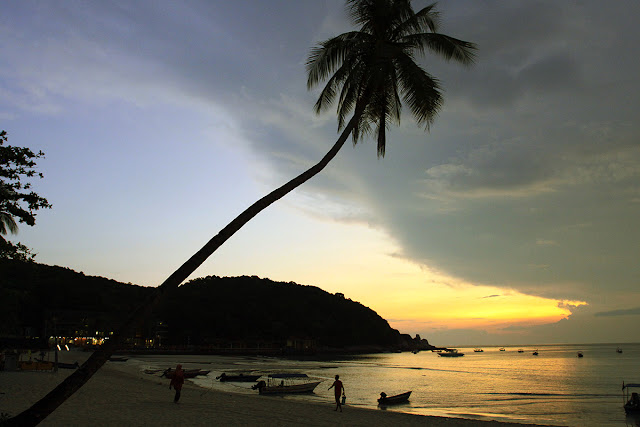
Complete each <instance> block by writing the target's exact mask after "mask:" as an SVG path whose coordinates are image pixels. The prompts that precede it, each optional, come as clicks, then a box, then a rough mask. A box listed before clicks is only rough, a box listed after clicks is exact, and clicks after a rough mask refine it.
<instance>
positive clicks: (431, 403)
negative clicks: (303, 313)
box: [156, 343, 640, 427]
mask: <svg viewBox="0 0 640 427" xmlns="http://www.w3.org/2000/svg"><path fill="white" fill-rule="evenodd" d="M503 348H504V350H501V348H499V347H483V348H482V350H483V351H482V352H474V348H464V347H458V348H457V349H458V351H459V352H462V353H464V356H462V357H440V356H439V354H438V353H436V352H431V351H421V352H419V353H416V354H414V353H411V352H403V353H379V354H365V355H358V356H345V357H336V358H323V359H317V358H306V359H290V358H286V359H280V358H271V357H222V356H197V359H198V360H197V362H198V364H199V366H201V367H202V368H203V369H211V372H210V373H209V375H208V376H206V377H198V378H196V379H195V380H192V381H193V382H195V383H196V384H197V385H199V386H200V387H202V390H203V393H206V391H207V389H216V390H223V391H225V390H226V391H234V392H240V393H251V394H255V393H256V391H253V390H251V389H250V386H251V384H243V383H221V382H219V381H217V380H216V379H215V377H216V376H218V375H220V374H221V373H222V372H226V373H227V374H238V373H241V372H242V373H244V374H249V373H253V374H263V375H268V374H270V373H282V372H287V373H305V374H307V375H308V376H310V377H313V378H319V379H321V380H323V383H322V384H320V385H319V386H318V387H317V388H316V390H315V391H314V393H312V394H305V395H295V396H294V395H287V396H279V397H274V396H264V398H266V399H271V398H279V399H293V400H306V401H314V402H323V403H326V404H328V405H331V403H332V402H333V390H328V387H329V386H330V385H331V384H332V381H333V378H334V376H335V375H340V379H341V380H342V382H343V383H344V387H345V391H346V396H347V398H346V405H347V406H355V407H362V408H372V409H376V410H386V411H398V412H406V413H412V414H422V415H436V416H444V417H455V418H467V419H477V420H495V421H507V422H518V423H524V424H543V425H558V426H581V427H582V426H598V427H607V426H613V427H620V426H640V418H632V417H629V416H626V415H625V412H624V409H623V404H624V398H623V393H622V384H623V381H624V382H625V383H640V369H639V368H640V343H632V344H630V343H620V344H571V345H566V344H563V345H558V344H554V345H535V346H517V347H503ZM617 349H620V350H622V352H621V353H619V352H618V351H617ZM534 351H537V352H538V355H537V356H536V355H534V354H533V353H534ZM578 352H580V353H582V354H583V357H578ZM173 357H175V356H173ZM192 357H195V356H192ZM156 362H158V361H156ZM185 362H189V361H188V360H186V361H185ZM193 362H194V363H191V365H194V364H195V362H196V360H195V359H194V360H193ZM156 365H157V363H156ZM194 366H195V365H194ZM185 367H187V368H188V367H189V363H186V364H185ZM406 391H411V392H412V393H411V397H410V399H409V401H408V402H407V403H404V404H399V405H394V406H387V407H379V406H378V403H377V398H378V397H379V395H380V393H381V392H385V393H386V394H387V395H388V396H392V395H395V394H400V393H403V392H406Z"/></svg>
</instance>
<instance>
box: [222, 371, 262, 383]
mask: <svg viewBox="0 0 640 427" xmlns="http://www.w3.org/2000/svg"><path fill="white" fill-rule="evenodd" d="M261 376H262V375H245V374H239V375H227V374H226V373H224V372H223V373H222V374H221V375H220V376H219V377H216V379H217V380H220V381H221V382H236V383H253V382H256V381H258V378H260V377H261Z"/></svg>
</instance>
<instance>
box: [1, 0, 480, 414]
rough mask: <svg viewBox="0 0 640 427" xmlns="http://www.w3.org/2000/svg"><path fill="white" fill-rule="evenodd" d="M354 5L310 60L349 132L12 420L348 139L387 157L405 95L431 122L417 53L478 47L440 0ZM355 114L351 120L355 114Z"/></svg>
mask: <svg viewBox="0 0 640 427" xmlns="http://www.w3.org/2000/svg"><path fill="white" fill-rule="evenodd" d="M346 3H347V10H348V12H349V14H350V16H351V18H352V21H353V23H354V24H356V25H357V26H359V28H360V29H359V30H358V31H353V32H348V33H345V34H341V35H339V36H337V37H333V38H331V39H329V40H326V41H324V42H322V43H320V44H319V45H318V46H316V47H315V48H313V49H312V50H311V54H310V55H309V59H308V62H307V72H308V81H307V84H308V88H310V89H311V88H313V87H315V86H316V85H318V84H319V83H320V82H321V81H324V80H325V79H327V78H328V82H327V84H326V86H325V87H324V89H323V90H322V91H321V93H320V96H319V98H318V101H317V103H316V104H315V111H316V112H318V113H319V112H321V111H325V110H326V109H327V108H328V107H330V106H331V105H332V103H333V102H335V101H336V100H337V114H338V129H339V130H341V131H342V132H341V134H340V136H339V137H338V140H337V141H336V143H335V144H334V145H333V146H332V147H331V149H330V150H329V152H328V153H327V154H326V155H325V156H324V157H323V158H322V159H321V160H320V161H319V162H318V163H317V164H316V165H314V166H313V167H311V168H310V169H308V170H307V171H305V172H303V173H301V174H300V175H298V176H297V177H295V178H294V179H292V180H291V181H289V182H287V183H286V184H284V185H283V186H281V187H279V188H277V189H276V190H274V191H272V192H271V193H269V194H268V195H266V196H264V197H263V198H262V199H260V200H258V201H257V202H255V203H254V204H253V205H251V206H250V207H249V208H247V209H246V210H245V211H244V212H242V213H241V214H240V215H239V216H238V217H236V218H235V219H234V220H233V221H231V222H230V223H229V224H228V225H227V226H226V227H224V228H223V229H222V230H221V231H220V232H219V233H218V234H217V235H216V236H214V237H213V238H212V239H211V240H210V241H209V242H207V244H206V245H205V246H204V247H203V248H202V249H200V250H199V251H198V252H197V253H196V254H195V255H193V256H192V257H191V258H190V259H189V260H187V261H186V262H185V263H184V264H183V265H182V266H181V267H180V268H179V269H178V270H176V271H175V272H174V273H173V274H172V275H171V276H169V278H168V279H167V280H165V281H164V282H163V283H162V284H161V285H160V286H159V287H158V292H156V293H155V295H153V296H152V297H150V300H149V301H146V302H145V303H143V304H142V305H141V306H140V308H139V309H138V310H137V311H136V312H135V313H133V314H132V315H131V317H130V318H129V319H128V320H127V321H125V322H124V326H123V327H122V328H121V329H120V330H119V331H118V332H117V333H116V334H114V336H113V337H112V338H111V339H110V340H109V341H108V342H107V343H106V344H104V345H102V346H101V347H100V349H99V350H97V351H96V352H94V353H93V355H92V356H91V357H90V358H89V359H88V360H87V362H85V363H84V364H83V365H82V366H81V367H80V368H79V369H78V370H76V372H75V373H74V374H73V375H71V376H69V377H68V378H67V379H66V380H65V381H63V382H62V383H61V384H60V385H59V386H58V387H57V388H55V389H54V390H53V391H51V392H50V393H49V394H48V395H47V396H45V397H44V398H43V399H42V400H40V401H39V402H37V403H36V404H35V405H34V406H32V407H31V408H30V409H28V410H26V411H25V412H23V413H22V414H19V415H18V416H17V417H15V418H12V419H11V420H10V423H14V424H15V425H18V424H19V425H29V424H31V425H35V424H37V423H38V422H39V421H40V420H42V419H44V417H46V416H47V415H48V414H49V413H51V412H52V411H53V410H55V408H56V407H57V406H59V405H60V404H61V403H62V402H64V400H66V399H67V398H68V397H69V396H70V395H71V394H73V393H74V392H75V391H76V390H77V389H78V388H80V387H81V386H82V384H84V383H85V382H86V381H88V379H89V378H90V377H91V376H92V375H93V373H95V372H96V371H97V370H98V369H99V368H100V367H101V366H102V365H103V364H104V363H105V361H106V360H107V359H108V358H109V357H110V356H111V354H112V353H113V351H114V350H115V349H117V348H118V345H119V343H120V340H121V339H122V337H123V336H126V334H127V333H128V331H129V330H130V329H131V327H132V326H133V325H135V324H137V323H138V322H140V321H141V320H143V319H144V318H145V316H148V315H149V313H150V312H151V310H152V308H153V307H154V306H155V305H156V304H157V303H158V301H159V300H160V299H161V298H163V295H166V294H167V292H168V291H171V290H174V289H176V288H177V287H178V286H179V285H180V283H182V282H183V281H184V280H185V279H186V278H187V277H188V276H189V275H190V274H191V273H193V272H194V271H195V270H196V269H197V268H198V267H199V266H200V265H201V264H202V263H203V262H204V261H205V260H206V259H207V258H208V257H209V256H210V255H211V254H213V252H215V250H216V249H218V247H220V245H222V244H223V243H224V242H225V241H226V240H227V239H229V238H230V237H231V236H232V235H233V234H234V233H235V232H236V231H238V230H239V229H240V228H241V227H242V226H244V225H245V224H246V223H247V222H248V221H249V220H251V219H252V218H253V217H254V216H256V215H257V214H258V213H260V212H261V211H262V210H263V209H265V208H266V207H268V206H269V205H271V204H272V203H274V202H276V201H277V200H279V199H280V198H282V197H283V196H285V195H286V194H287V193H289V192H290V191H292V190H293V189H295V188H297V187H298V186H300V185H302V184H303V183H305V182H306V181H307V180H309V179H310V178H312V177H313V176H315V175H316V174H318V173H319V172H320V171H322V169H324V167H325V166H326V165H327V164H328V163H329V162H330V161H331V160H332V159H333V158H334V157H335V156H336V154H337V153H338V151H340V149H341V148H342V146H343V145H344V143H345V142H346V141H347V139H348V137H349V136H351V137H352V139H353V142H354V144H355V143H357V142H358V141H360V140H361V139H363V138H364V137H365V136H367V135H369V134H373V135H374V136H375V138H376V140H377V146H378V155H379V156H384V153H385V144H386V129H387V126H389V125H390V124H399V123H400V116H401V111H402V102H401V99H404V101H405V102H406V104H407V105H408V107H409V109H410V110H411V113H413V116H414V117H415V118H416V120H417V121H418V123H419V124H421V125H424V126H426V127H427V128H428V126H429V125H430V124H431V123H432V121H433V119H434V118H435V115H436V113H437V112H438V110H439V109H440V107H441V105H442V94H441V92H440V87H439V84H438V81H437V80H436V79H435V78H434V77H432V76H431V75H429V73H427V72H426V71H425V70H424V69H423V68H422V67H420V66H419V65H418V64H417V63H416V56H417V55H419V54H424V53H425V52H427V51H429V52H433V53H436V54H438V55H440V56H441V57H443V58H444V59H445V60H455V61H457V62H460V63H462V64H465V65H469V64H471V63H472V62H473V59H474V51H475V45H474V44H472V43H469V42H465V41H462V40H458V39H455V38H452V37H449V36H446V35H443V34H440V33H438V32H437V30H438V13H437V12H436V10H435V4H433V5H431V6H428V7H425V8H424V9H422V10H420V11H418V12H415V11H414V10H413V8H412V7H411V2H410V0H347V2H346ZM349 117H350V118H349Z"/></svg>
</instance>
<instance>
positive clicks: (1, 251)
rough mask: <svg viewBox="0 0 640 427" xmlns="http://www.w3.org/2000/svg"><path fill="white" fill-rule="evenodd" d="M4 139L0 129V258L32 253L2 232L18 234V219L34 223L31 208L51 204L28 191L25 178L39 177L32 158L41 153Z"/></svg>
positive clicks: (26, 257) (23, 258) (36, 157)
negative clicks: (8, 143)
mask: <svg viewBox="0 0 640 427" xmlns="http://www.w3.org/2000/svg"><path fill="white" fill-rule="evenodd" d="M7 140H8V137H7V132H6V131H5V130H2V131H0V258H13V259H22V260H29V259H33V257H34V255H33V254H31V252H30V251H29V248H27V247H26V246H24V245H23V244H21V243H15V244H14V243H12V242H10V241H8V240H6V239H5V238H4V237H3V235H7V234H9V233H10V234H17V233H18V222H20V223H24V224H27V225H30V226H33V225H34V224H35V223H36V219H35V216H36V214H35V213H34V212H35V211H37V210H38V209H41V208H51V205H50V204H49V202H48V201H47V199H45V198H44V197H41V196H39V195H38V194H36V193H35V192H34V191H29V190H30V188H31V183H29V182H28V181H27V180H28V178H32V177H34V176H35V177H38V178H42V174H41V173H39V172H36V169H35V167H36V161H35V160H36V159H39V158H41V157H43V156H44V153H43V152H42V151H40V152H38V153H34V152H33V151H31V150H30V149H29V148H23V147H14V146H11V145H5V143H6V142H7ZM25 181H26V182H25ZM16 220H17V221H16Z"/></svg>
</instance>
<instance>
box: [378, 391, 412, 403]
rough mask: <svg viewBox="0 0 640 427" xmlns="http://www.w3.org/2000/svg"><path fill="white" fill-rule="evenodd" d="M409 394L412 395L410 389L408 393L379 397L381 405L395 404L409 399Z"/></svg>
mask: <svg viewBox="0 0 640 427" xmlns="http://www.w3.org/2000/svg"><path fill="white" fill-rule="evenodd" d="M409 396H411V392H410V391H408V392H406V393H402V394H397V395H395V396H387V397H384V398H382V397H381V398H380V399H378V404H379V405H395V404H398V403H405V402H407V401H408V400H409Z"/></svg>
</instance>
